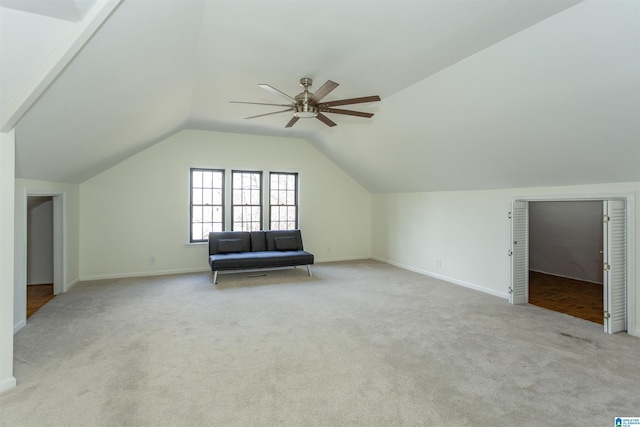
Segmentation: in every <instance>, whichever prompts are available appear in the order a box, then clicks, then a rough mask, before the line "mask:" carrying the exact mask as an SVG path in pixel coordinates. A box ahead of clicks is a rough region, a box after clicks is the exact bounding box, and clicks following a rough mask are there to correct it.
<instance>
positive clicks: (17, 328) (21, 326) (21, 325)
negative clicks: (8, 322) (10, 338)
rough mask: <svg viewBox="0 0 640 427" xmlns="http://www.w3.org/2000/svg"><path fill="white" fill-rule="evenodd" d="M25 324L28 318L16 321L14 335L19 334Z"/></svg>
mask: <svg viewBox="0 0 640 427" xmlns="http://www.w3.org/2000/svg"><path fill="white" fill-rule="evenodd" d="M25 326H27V321H26V319H22V320H21V321H19V322H18V323H16V324H15V325H13V335H15V334H17V333H18V331H19V330H20V329H22V328H24V327H25Z"/></svg>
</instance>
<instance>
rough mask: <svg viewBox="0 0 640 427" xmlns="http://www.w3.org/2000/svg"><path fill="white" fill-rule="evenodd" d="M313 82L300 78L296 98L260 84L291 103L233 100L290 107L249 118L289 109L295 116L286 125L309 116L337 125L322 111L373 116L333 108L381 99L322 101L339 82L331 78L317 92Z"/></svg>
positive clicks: (368, 97)
mask: <svg viewBox="0 0 640 427" xmlns="http://www.w3.org/2000/svg"><path fill="white" fill-rule="evenodd" d="M312 84H313V80H312V79H310V78H309V77H303V78H301V79H300V86H302V88H303V89H304V91H302V92H301V93H299V94H298V95H296V97H295V98H293V97H291V96H289V95H287V94H286V93H284V92H282V91H280V90H278V89H276V88H274V87H273V86H270V85H268V84H259V85H258V86H260V87H261V88H263V89H265V90H267V91H269V92H271V93H274V94H276V95H279V96H281V97H283V98H285V99H286V100H287V101H289V104H270V103H264V102H244V101H231V102H232V103H234V104H253V105H271V106H277V107H289V108H287V109H286V110H281V111H275V112H272V113H265V114H258V115H256V116H250V117H246V118H247V119H255V118H256V117H262V116H269V115H271V114H279V113H285V112H288V111H293V117H292V118H291V120H289V122H288V123H287V124H286V125H285V127H291V126H293V125H294V124H295V123H296V122H297V121H298V119H301V118H302V119H308V118H314V117H315V118H316V119H318V120H320V121H321V122H323V123H324V124H326V125H327V126H337V124H336V123H335V122H333V121H332V120H331V119H330V118H328V117H327V116H325V115H324V114H322V113H332V114H344V115H348V116H356V117H366V118H370V117H373V114H372V113H365V112H362V111H352V110H344V109H341V108H332V107H335V106H337V105H349V104H360V103H364V102H375V101H380V97H379V96H378V95H372V96H363V97H360V98H350V99H340V100H336V101H329V102H323V103H320V100H322V99H323V98H324V97H325V96H327V95H328V94H329V93H330V92H331V91H332V90H334V89H335V88H336V87H338V83H336V82H332V81H331V80H327V82H326V83H325V84H323V85H322V86H320V89H318V90H317V91H316V92H315V93H313V92H310V91H309V88H310V87H311V85H312Z"/></svg>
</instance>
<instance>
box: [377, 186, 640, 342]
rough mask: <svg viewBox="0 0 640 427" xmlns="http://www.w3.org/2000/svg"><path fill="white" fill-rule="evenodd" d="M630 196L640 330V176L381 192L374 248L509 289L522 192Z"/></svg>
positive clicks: (416, 266)
mask: <svg viewBox="0 0 640 427" xmlns="http://www.w3.org/2000/svg"><path fill="white" fill-rule="evenodd" d="M615 196H622V197H628V204H627V212H628V215H627V227H628V229H629V245H628V248H627V249H628V265H629V278H630V287H629V290H630V292H629V295H628V296H629V301H630V302H629V311H628V319H629V333H631V334H634V335H640V319H639V318H638V316H636V313H640V290H638V289H637V288H638V286H637V282H636V281H637V279H636V278H637V277H640V262H637V261H638V260H637V254H638V253H640V248H639V247H638V245H639V244H640V238H637V233H638V232H637V227H636V224H638V223H640V213H639V212H638V209H636V207H635V203H636V202H635V201H636V200H637V199H638V197H639V196H640V183H622V184H602V185H592V186H574V187H543V188H528V189H525V188H523V189H504V190H486V191H458V192H430V193H401V194H397V193H394V194H375V195H373V196H372V230H373V233H372V255H373V257H374V258H376V259H379V260H383V261H387V262H390V263H392V264H395V265H399V266H402V267H405V268H408V269H411V270H414V271H418V272H421V273H423V274H428V275H432V276H435V277H441V278H443V279H446V280H449V281H452V282H454V283H458V284H462V285H465V286H469V287H472V288H476V289H480V290H482V291H485V292H487V293H490V294H493V295H497V296H500V297H503V298H507V297H508V287H509V257H508V256H507V251H508V249H509V247H510V235H509V233H510V223H509V219H508V218H507V212H508V211H509V209H510V204H511V201H512V200H514V199H516V198H524V199H534V198H540V199H543V198H557V199H561V198H592V199H593V198H607V197H615Z"/></svg>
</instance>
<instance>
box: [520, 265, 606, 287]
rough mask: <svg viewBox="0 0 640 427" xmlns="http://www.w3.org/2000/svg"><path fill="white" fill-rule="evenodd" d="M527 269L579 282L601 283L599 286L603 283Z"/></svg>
mask: <svg viewBox="0 0 640 427" xmlns="http://www.w3.org/2000/svg"><path fill="white" fill-rule="evenodd" d="M529 271H533V272H534V273H540V274H546V275H547V276H555V277H562V278H563V279H571V280H577V281H579V282H587V283H594V284H596V285H601V286H602V285H603V284H602V283H601V282H594V281H593V280H587V279H581V278H579V277H571V276H564V275H562V274H557V273H549V272H547V271H540V270H533V269H529Z"/></svg>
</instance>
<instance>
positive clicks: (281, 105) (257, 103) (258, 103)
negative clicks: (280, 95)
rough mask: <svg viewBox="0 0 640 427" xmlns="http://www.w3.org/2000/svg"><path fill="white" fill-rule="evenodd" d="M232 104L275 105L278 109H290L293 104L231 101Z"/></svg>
mask: <svg viewBox="0 0 640 427" xmlns="http://www.w3.org/2000/svg"><path fill="white" fill-rule="evenodd" d="M229 103H231V104H252V105H274V106H276V107H290V106H291V104H268V103H266V102H245V101H229Z"/></svg>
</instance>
